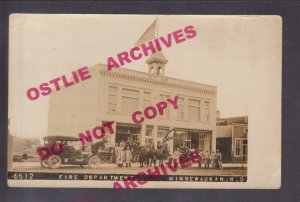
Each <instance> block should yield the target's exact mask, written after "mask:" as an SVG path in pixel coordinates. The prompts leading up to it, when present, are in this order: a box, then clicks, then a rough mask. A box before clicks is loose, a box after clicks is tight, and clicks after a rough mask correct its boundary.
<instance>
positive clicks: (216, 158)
mask: <svg viewBox="0 0 300 202" xmlns="http://www.w3.org/2000/svg"><path fill="white" fill-rule="evenodd" d="M200 155H201V156H202V157H203V158H202V159H203V160H202V162H199V168H201V164H204V168H210V164H211V168H213V169H222V154H221V152H220V151H219V150H218V149H217V152H215V151H213V152H212V153H210V152H209V151H208V150H206V152H204V153H202V152H201V151H200Z"/></svg>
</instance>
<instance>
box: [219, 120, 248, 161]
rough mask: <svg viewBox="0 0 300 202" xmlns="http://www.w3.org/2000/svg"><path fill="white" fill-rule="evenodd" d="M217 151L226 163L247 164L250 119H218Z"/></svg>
mask: <svg viewBox="0 0 300 202" xmlns="http://www.w3.org/2000/svg"><path fill="white" fill-rule="evenodd" d="M217 149H219V150H220V152H221V153H222V155H223V161H224V162H234V163H237V162H247V155H248V117H247V116H241V117H231V118H218V119H217Z"/></svg>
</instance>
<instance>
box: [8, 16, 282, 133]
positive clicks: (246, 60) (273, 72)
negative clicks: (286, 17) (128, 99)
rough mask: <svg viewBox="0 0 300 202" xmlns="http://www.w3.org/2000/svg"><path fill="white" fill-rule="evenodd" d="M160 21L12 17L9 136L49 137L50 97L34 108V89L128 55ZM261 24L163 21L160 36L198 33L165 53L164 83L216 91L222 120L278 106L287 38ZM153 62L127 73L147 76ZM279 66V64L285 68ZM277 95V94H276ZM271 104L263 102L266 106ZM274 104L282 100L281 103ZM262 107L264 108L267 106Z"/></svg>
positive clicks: (270, 22) (257, 19)
mask: <svg viewBox="0 0 300 202" xmlns="http://www.w3.org/2000/svg"><path fill="white" fill-rule="evenodd" d="M156 17H157V16H155V15H147V16H142V15H140V16H134V15H63V14H13V15H11V16H10V25H9V118H10V125H9V129H10V131H11V133H12V134H13V135H16V136H19V137H43V136H46V134H47V123H48V102H49V96H44V97H40V98H39V99H38V100H36V101H30V100H28V98H27V97H26V91H27V89H28V88H31V87H33V86H38V85H40V84H41V83H44V82H48V81H50V80H52V79H54V78H56V77H58V76H62V75H67V77H68V76H70V75H71V72H72V71H73V70H76V69H78V68H79V67H83V66H89V67H91V66H94V65H96V64H98V63H103V64H106V62H107V58H108V57H110V56H113V57H115V56H116V54H117V53H120V52H123V51H129V50H130V49H131V48H132V47H134V43H135V42H136V41H137V40H138V39H139V37H140V36H141V34H142V33H143V32H144V31H145V30H146V29H147V28H148V26H150V25H151V24H152V22H153V21H154V20H155V19H156ZM277 22H278V19H276V18H274V17H273V18H272V17H266V16H265V17H262V16H159V27H158V34H159V36H166V35H167V34H168V33H171V32H173V31H176V30H178V29H182V28H184V27H186V26H188V25H193V26H194V27H195V29H196V31H197V36H196V37H195V38H193V39H190V40H187V41H185V42H182V43H181V44H177V45H173V46H172V47H170V48H168V49H165V50H164V51H163V53H164V55H165V56H166V58H167V59H168V60H169V63H168V64H167V65H166V67H165V71H166V73H165V74H166V76H170V77H175V78H179V79H184V80H188V81H194V82H198V83H204V84H210V85H214V86H217V89H218V93H217V110H219V111H220V114H221V117H232V116H244V115H249V114H251V111H253V110H259V109H260V107H261V109H263V108H264V107H265V104H266V103H267V102H272V97H273V98H274V96H277V95H278V94H276V95H275V94H273V93H275V92H273V91H272V89H273V87H274V86H275V87H279V88H277V89H280V86H279V85H281V82H274V81H276V80H278V79H279V80H280V79H281V69H280V68H277V66H275V65H274V64H278V61H280V59H281V58H279V56H280V57H281V42H280V40H274V39H279V38H280V37H281V30H280V29H279V27H280V26H281V25H280V23H277ZM146 59H147V58H142V59H141V60H138V61H134V62H132V63H130V64H127V65H125V66H123V67H122V68H129V69H134V70H138V71H143V72H147V70H148V67H147V64H146V63H145V61H146ZM280 64H281V63H280ZM276 93H278V92H277V91H276ZM263 98H265V99H263ZM275 98H276V99H277V98H278V97H275ZM263 104H264V105H263Z"/></svg>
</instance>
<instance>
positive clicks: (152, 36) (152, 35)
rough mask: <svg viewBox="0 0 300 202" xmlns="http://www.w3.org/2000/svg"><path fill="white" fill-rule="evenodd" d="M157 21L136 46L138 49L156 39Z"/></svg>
mask: <svg viewBox="0 0 300 202" xmlns="http://www.w3.org/2000/svg"><path fill="white" fill-rule="evenodd" d="M156 28H157V19H156V20H155V21H154V22H153V23H152V24H151V25H150V27H148V29H147V30H146V31H145V32H144V33H143V34H142V36H141V37H140V38H139V40H138V41H137V42H135V46H136V47H138V46H140V45H142V44H143V43H145V42H147V41H150V40H152V39H155V38H156Z"/></svg>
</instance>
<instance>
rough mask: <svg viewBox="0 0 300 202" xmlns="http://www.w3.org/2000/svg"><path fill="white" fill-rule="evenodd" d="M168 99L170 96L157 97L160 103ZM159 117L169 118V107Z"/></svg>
mask: <svg viewBox="0 0 300 202" xmlns="http://www.w3.org/2000/svg"><path fill="white" fill-rule="evenodd" d="M169 98H170V95H165V94H160V95H159V100H160V101H166V100H167V99H169ZM160 117H163V118H169V117H170V109H169V107H167V108H166V109H165V110H164V114H163V115H160Z"/></svg>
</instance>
